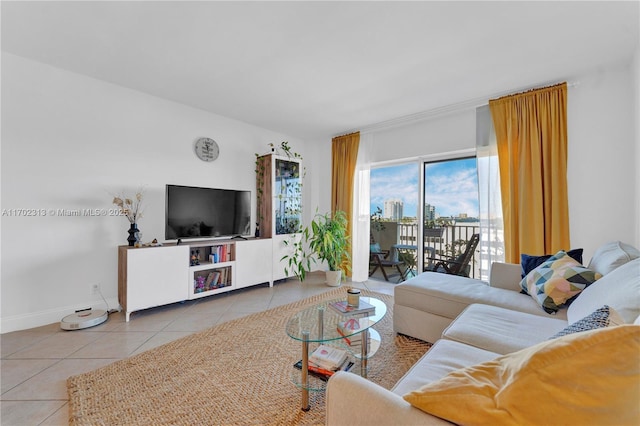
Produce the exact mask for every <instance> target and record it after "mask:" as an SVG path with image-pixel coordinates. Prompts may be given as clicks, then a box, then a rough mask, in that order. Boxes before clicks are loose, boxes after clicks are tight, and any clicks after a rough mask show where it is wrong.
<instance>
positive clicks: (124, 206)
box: [112, 189, 143, 247]
mask: <svg viewBox="0 0 640 426" xmlns="http://www.w3.org/2000/svg"><path fill="white" fill-rule="evenodd" d="M142 198H143V191H142V189H141V190H139V191H138V192H136V194H135V196H134V197H127V196H125V195H122V196H121V195H116V196H114V197H113V201H112V203H113V204H115V205H116V206H118V208H119V209H120V213H121V214H122V215H123V216H124V217H126V218H127V220H128V221H129V223H130V224H131V227H130V228H129V231H128V232H129V237H128V238H127V241H128V242H129V245H130V246H132V247H133V246H134V245H135V244H136V243H137V242H141V236H140V230H139V229H138V224H137V221H138V219H140V218H141V217H142Z"/></svg>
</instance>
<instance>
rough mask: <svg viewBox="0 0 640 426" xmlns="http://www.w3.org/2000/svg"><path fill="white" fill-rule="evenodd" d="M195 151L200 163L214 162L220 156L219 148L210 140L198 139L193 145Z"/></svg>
mask: <svg viewBox="0 0 640 426" xmlns="http://www.w3.org/2000/svg"><path fill="white" fill-rule="evenodd" d="M195 151H196V155H197V156H198V158H199V159H201V160H202V161H214V160H215V159H217V158H218V155H219V154H220V147H218V144H217V143H216V141H214V140H213V139H211V138H199V139H198V140H197V141H196V144H195Z"/></svg>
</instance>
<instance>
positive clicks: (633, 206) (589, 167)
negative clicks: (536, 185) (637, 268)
mask: <svg viewBox="0 0 640 426" xmlns="http://www.w3.org/2000/svg"><path fill="white" fill-rule="evenodd" d="M576 81H578V82H579V85H578V86H577V87H575V88H573V89H570V91H569V97H568V110H567V119H568V137H569V154H568V155H569V164H568V170H567V174H568V184H569V215H570V227H571V243H572V245H573V246H574V247H584V248H585V253H584V256H585V258H586V259H589V258H590V257H591V255H592V254H593V251H594V250H595V248H597V247H598V246H599V245H601V244H603V243H606V242H608V241H613V240H620V241H624V242H627V243H629V244H632V245H634V246H636V247H640V238H639V237H638V233H637V232H636V230H637V229H638V226H639V223H638V222H639V221H640V218H639V216H638V214H637V205H638V204H637V203H638V180H637V175H636V174H637V168H638V163H637V158H638V157H637V152H636V150H637V146H638V144H637V142H636V136H635V131H636V125H637V122H638V120H639V118H638V115H637V114H636V113H635V112H634V85H636V86H635V87H637V80H636V81H635V82H634V77H633V70H632V67H631V66H630V64H629V63H627V64H622V65H617V66H611V67H609V68H606V69H598V70H594V71H592V72H590V73H586V74H584V75H581V76H578V77H577V78H576Z"/></svg>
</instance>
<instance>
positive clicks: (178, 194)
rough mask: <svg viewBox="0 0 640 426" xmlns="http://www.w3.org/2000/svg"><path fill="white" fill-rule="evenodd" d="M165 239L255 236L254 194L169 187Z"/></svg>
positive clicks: (176, 186) (166, 198)
mask: <svg viewBox="0 0 640 426" xmlns="http://www.w3.org/2000/svg"><path fill="white" fill-rule="evenodd" d="M165 200H166V206H165V207H166V214H165V219H166V220H165V239H167V240H176V239H178V238H180V239H183V238H206V237H213V238H224V237H227V238H228V237H236V236H247V235H251V191H237V190H231V189H216V188H199V187H194V186H181V185H167V192H166V197H165Z"/></svg>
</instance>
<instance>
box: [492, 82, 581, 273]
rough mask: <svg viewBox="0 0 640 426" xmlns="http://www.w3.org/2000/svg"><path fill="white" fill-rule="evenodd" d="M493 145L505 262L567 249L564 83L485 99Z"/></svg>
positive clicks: (567, 209) (513, 261) (567, 211)
mask: <svg viewBox="0 0 640 426" xmlns="http://www.w3.org/2000/svg"><path fill="white" fill-rule="evenodd" d="M489 108H490V109H491V116H492V119H493V125H494V127H495V131H496V139H497V145H498V161H499V167H500V189H501V191H502V208H503V216H504V233H505V235H504V242H505V261H507V262H512V263H520V254H521V253H527V254H532V255H538V254H546V253H555V252H556V251H558V250H569V249H570V246H569V202H568V197H567V84H566V83H562V84H559V85H556V86H552V87H546V88H543V89H537V90H532V91H529V92H526V93H521V94H516V95H511V96H506V97H503V98H500V99H496V100H491V101H489Z"/></svg>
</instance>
